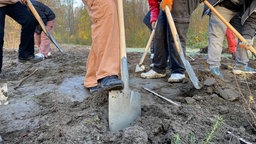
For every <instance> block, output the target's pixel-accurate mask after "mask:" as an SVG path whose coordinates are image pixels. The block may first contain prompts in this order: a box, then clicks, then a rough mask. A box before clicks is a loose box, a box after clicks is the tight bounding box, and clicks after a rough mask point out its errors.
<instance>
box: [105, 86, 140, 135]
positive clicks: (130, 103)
mask: <svg viewBox="0 0 256 144" xmlns="http://www.w3.org/2000/svg"><path fill="white" fill-rule="evenodd" d="M108 111H109V112H108V113H109V129H110V131H112V132H115V131H118V130H122V129H124V128H127V127H129V126H130V125H131V124H132V123H133V122H134V120H135V119H137V118H138V117H139V116H140V114H141V96H140V94H139V93H137V92H134V91H130V92H129V93H124V92H123V91H118V90H115V91H110V92H109V106H108Z"/></svg>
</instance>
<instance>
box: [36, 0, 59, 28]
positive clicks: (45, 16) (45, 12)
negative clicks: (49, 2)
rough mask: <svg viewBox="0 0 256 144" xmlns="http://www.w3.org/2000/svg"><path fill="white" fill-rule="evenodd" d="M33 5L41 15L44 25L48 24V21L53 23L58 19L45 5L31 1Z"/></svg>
mask: <svg viewBox="0 0 256 144" xmlns="http://www.w3.org/2000/svg"><path fill="white" fill-rule="evenodd" d="M31 3H32V4H33V6H34V7H35V9H36V11H37V12H38V14H39V15H40V17H41V19H42V20H43V22H44V24H46V23H47V21H51V20H53V19H55V18H56V16H55V13H54V12H53V11H52V10H51V9H50V8H49V7H48V6H46V5H45V4H43V3H41V2H39V1H36V0H31Z"/></svg>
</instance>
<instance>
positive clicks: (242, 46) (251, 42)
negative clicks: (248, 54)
mask: <svg viewBox="0 0 256 144" xmlns="http://www.w3.org/2000/svg"><path fill="white" fill-rule="evenodd" d="M239 45H240V47H241V48H243V49H247V48H248V47H249V46H252V45H253V40H252V39H246V42H240V43H239Z"/></svg>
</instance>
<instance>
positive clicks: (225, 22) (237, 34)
mask: <svg viewBox="0 0 256 144" xmlns="http://www.w3.org/2000/svg"><path fill="white" fill-rule="evenodd" d="M203 2H204V4H205V5H206V6H207V7H209V9H210V10H211V11H212V12H214V13H215V14H216V16H217V17H218V18H219V19H220V20H221V21H222V22H223V23H224V24H225V25H226V26H227V27H228V28H229V29H230V30H231V31H232V32H234V33H235V35H236V36H237V37H238V38H239V39H240V40H241V41H242V42H244V43H246V39H245V38H244V37H243V36H242V35H241V34H240V33H239V32H238V31H237V30H236V29H235V28H234V27H233V26H232V25H231V24H230V23H229V22H228V21H227V20H226V19H225V18H224V17H223V16H222V15H221V14H220V13H219V12H218V11H217V10H216V9H215V8H214V7H213V6H212V5H211V4H210V3H209V2H208V1H207V0H203ZM246 48H247V49H248V50H250V51H251V52H252V54H253V55H254V56H256V50H255V49H254V48H253V47H252V46H248V47H246Z"/></svg>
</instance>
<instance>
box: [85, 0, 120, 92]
mask: <svg viewBox="0 0 256 144" xmlns="http://www.w3.org/2000/svg"><path fill="white" fill-rule="evenodd" d="M83 2H84V3H85V5H86V7H87V11H88V13H89V15H90V17H91V21H92V25H91V34H92V45H91V51H90V53H89V56H88V59H87V62H86V75H85V80H84V86H85V87H93V86H96V85H97V84H98V82H97V80H99V79H101V78H104V77H106V76H111V75H118V74H119V70H120V39H119V25H118V12H117V0H83Z"/></svg>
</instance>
